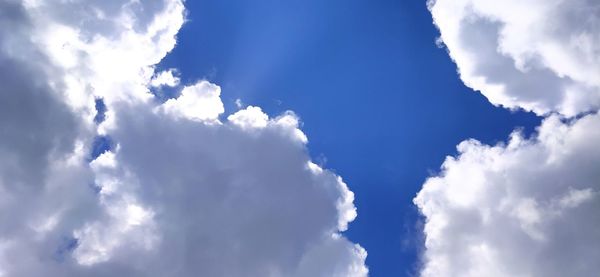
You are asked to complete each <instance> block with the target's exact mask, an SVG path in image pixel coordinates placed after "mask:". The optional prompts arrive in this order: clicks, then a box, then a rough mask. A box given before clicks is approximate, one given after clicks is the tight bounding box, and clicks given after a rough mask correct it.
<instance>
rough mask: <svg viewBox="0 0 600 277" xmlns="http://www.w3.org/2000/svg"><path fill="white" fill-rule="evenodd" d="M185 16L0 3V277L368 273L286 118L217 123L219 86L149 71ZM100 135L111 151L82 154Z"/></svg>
mask: <svg viewBox="0 0 600 277" xmlns="http://www.w3.org/2000/svg"><path fill="white" fill-rule="evenodd" d="M184 16H185V9H184V6H183V3H182V2H181V1H178V0H164V1H127V0H111V1H50V0H24V1H18V0H1V1H0V23H1V24H0V72H2V74H0V81H1V82H2V88H1V89H0V132H1V139H0V207H1V208H0V276H198V275H202V276H366V275H367V272H368V270H367V268H366V267H365V264H364V261H365V258H366V251H365V250H364V249H363V248H361V247H360V246H359V245H357V244H354V243H352V242H350V241H349V240H348V239H347V238H345V237H344V236H343V234H342V233H341V232H343V231H344V230H346V228H347V227H348V223H349V222H351V221H352V220H353V219H354V218H355V217H356V209H355V207H354V205H353V203H352V202H353V198H354V196H353V194H352V192H351V191H349V190H348V188H347V186H346V184H345V183H344V182H343V181H342V179H341V178H340V177H339V176H337V175H335V174H334V173H332V172H330V171H328V170H326V169H323V168H321V167H320V166H318V165H316V164H314V163H312V162H311V160H310V157H309V156H308V154H307V151H306V143H307V138H306V136H305V135H304V134H303V133H302V131H301V130H300V129H299V119H298V118H297V117H296V116H295V115H294V114H293V113H292V112H287V113H284V114H282V115H280V116H277V117H269V116H268V115H267V114H265V113H263V112H262V110H261V109H260V108H259V107H252V106H249V107H245V108H243V109H241V110H240V111H237V112H235V113H234V114H231V115H229V116H224V115H223V112H224V110H223V103H222V102H221V99H220V88H219V87H218V86H217V85H215V84H210V83H208V82H206V81H200V82H198V83H195V84H189V85H186V86H180V84H179V79H178V77H177V76H176V75H177V74H174V73H176V70H168V71H164V72H155V69H154V65H155V64H157V63H158V62H159V61H160V60H161V59H162V58H163V57H164V56H165V55H166V54H167V53H168V52H169V51H170V50H172V49H173V47H174V46H175V43H176V38H175V35H176V34H177V31H178V30H179V28H180V27H181V25H182V24H183V23H184ZM161 86H169V87H176V88H177V87H178V90H179V91H180V93H179V96H178V97H177V98H175V99H170V100H167V101H166V102H164V103H161V102H160V101H159V100H158V99H156V98H155V97H154V96H153V95H152V94H151V93H150V88H156V87H161ZM99 101H100V102H102V103H103V105H102V106H105V107H106V112H105V113H104V114H103V115H102V116H98V115H97V114H96V113H97V112H96V106H98V103H99ZM98 136H102V137H108V138H110V141H112V144H113V147H112V148H111V150H110V151H107V152H104V153H103V154H101V155H100V156H98V157H91V156H90V153H91V151H92V145H93V142H94V141H95V138H97V137H98Z"/></svg>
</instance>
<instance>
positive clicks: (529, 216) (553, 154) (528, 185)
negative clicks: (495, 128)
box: [414, 114, 600, 276]
mask: <svg viewBox="0 0 600 277" xmlns="http://www.w3.org/2000/svg"><path fill="white" fill-rule="evenodd" d="M599 124H600V115H598V114H593V115H588V116H585V117H583V118H581V119H580V120H577V121H574V122H567V123H565V122H563V121H561V119H559V118H558V116H551V117H549V118H547V119H545V120H544V122H543V124H542V125H541V126H540V127H539V129H538V134H537V135H535V136H534V137H533V138H530V139H526V138H523V137H522V135H521V134H519V133H518V132H517V133H514V134H513V135H512V136H511V138H510V140H509V142H508V144H506V145H504V144H499V145H496V146H487V145H483V144H481V143H479V142H478V141H475V140H467V141H464V142H462V143H461V144H460V145H459V146H458V151H459V155H458V157H448V158H447V159H446V161H445V162H444V164H443V166H442V172H441V173H440V175H439V176H435V177H431V178H429V179H428V180H427V182H425V184H424V186H423V189H422V190H421V191H420V192H419V194H418V195H417V197H416V198H415V200H414V202H415V204H416V205H417V206H418V207H419V209H420V210H421V212H422V213H423V215H425V217H426V224H425V228H424V232H425V235H426V241H425V247H426V250H425V253H424V267H423V270H422V276H592V275H594V274H596V273H597V272H599V271H600V265H599V264H598V263H597V260H598V257H600V233H598V231H597V230H598V223H599V222H600V215H599V214H598V212H597V211H598V210H600V167H599V166H598V165H599V164H600V150H599V149H598V147H597V142H598V141H600V129H598V128H597V127H598V126H599Z"/></svg>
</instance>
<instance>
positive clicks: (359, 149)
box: [159, 0, 541, 276]
mask: <svg viewBox="0 0 600 277" xmlns="http://www.w3.org/2000/svg"><path fill="white" fill-rule="evenodd" d="M186 7H187V8H188V11H189V14H188V22H187V23H186V24H185V25H184V26H183V28H182V29H181V31H180V33H179V35H178V45H177V46H176V47H175V49H174V50H173V52H171V53H169V54H168V55H167V56H166V57H165V59H164V60H163V61H161V63H160V64H159V68H164V69H168V68H178V69H179V71H180V72H181V79H182V82H184V83H186V82H188V83H191V82H194V81H196V80H198V79H207V80H209V81H211V82H214V83H216V84H220V85H221V88H222V90H223V92H222V98H223V102H224V103H225V106H226V107H229V108H230V109H236V108H235V100H236V99H240V100H241V101H242V103H244V104H246V105H257V106H260V107H262V108H263V109H264V110H265V111H267V113H269V114H277V113H281V112H283V111H285V110H292V111H294V112H295V113H297V114H298V115H299V116H300V118H301V119H302V122H303V125H302V130H303V131H304V132H305V133H306V134H307V136H308V138H309V144H308V146H309V150H310V153H311V156H312V157H313V159H315V160H316V161H317V162H320V163H322V164H323V165H324V166H325V167H326V168H331V169H333V170H335V172H336V173H338V174H340V176H342V177H343V178H344V180H345V181H346V182H347V183H348V186H349V187H350V188H351V190H352V191H354V192H355V194H356V200H355V204H356V206H357V208H358V214H359V215H358V217H357V218H356V220H355V221H354V222H353V223H351V228H349V230H348V231H347V232H346V234H347V235H348V237H349V238H351V239H352V241H355V242H358V243H360V244H361V245H362V246H364V247H365V248H366V249H367V250H368V252H369V256H368V257H367V265H368V266H369V268H370V273H371V276H412V275H414V274H416V271H417V270H418V267H417V265H418V264H417V263H418V259H417V258H418V251H417V250H418V248H419V247H421V243H422V242H421V241H420V236H419V230H418V229H419V228H420V227H419V224H420V223H419V218H418V211H417V209H416V208H415V206H414V205H413V203H412V198H413V197H414V196H415V195H416V193H417V192H418V191H419V189H420V188H421V185H422V183H423V182H424V181H425V179H426V178H427V177H429V176H430V175H432V174H433V173H435V172H437V171H439V166H440V164H441V163H442V162H443V160H444V158H445V156H446V155H452V154H454V153H455V152H456V149H455V148H456V145H457V144H458V143H459V142H461V141H462V140H464V139H467V138H475V139H478V140H480V141H482V142H485V143H490V144H495V143H497V142H499V141H505V140H506V139H507V137H508V135H509V134H510V133H511V132H512V131H513V130H514V129H515V128H523V129H525V130H527V131H528V132H531V131H532V130H533V129H534V127H535V126H537V125H539V122H540V121H541V120H540V118H539V117H537V116H536V115H535V114H533V113H527V112H523V111H515V112H511V111H509V110H506V109H502V108H498V107H494V106H493V105H490V104H489V102H488V101H487V100H486V99H485V97H483V96H482V95H481V94H478V93H475V92H473V91H472V90H471V89H469V88H467V87H465V86H464V85H463V84H462V82H461V81H460V79H459V78H458V76H457V74H456V66H455V65H454V64H453V63H452V60H451V59H450V58H449V57H448V54H447V53H446V51H445V50H444V49H442V48H439V47H437V46H436V43H435V40H436V38H437V37H438V36H439V32H438V31H437V29H436V27H435V26H434V25H433V22H432V19H431V14H430V13H429V11H428V10H427V6H426V5H425V3H424V2H423V1H354V0H353V1H312V0H311V1H290V2H285V3H283V2H279V1H259V2H257V3H254V2H253V3H250V2H247V1H235V0H227V1H189V2H188V3H186Z"/></svg>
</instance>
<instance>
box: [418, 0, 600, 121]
mask: <svg viewBox="0 0 600 277" xmlns="http://www.w3.org/2000/svg"><path fill="white" fill-rule="evenodd" d="M428 5H429V9H430V11H431V14H432V16H433V20H434V22H435V24H436V25H437V27H438V28H439V30H440V33H441V40H442V41H443V43H444V44H445V45H446V47H447V49H448V51H449V54H450V56H451V57H452V59H453V60H454V62H456V64H457V66H458V70H459V73H460V77H461V79H462V80H463V81H464V83H465V84H466V85H467V86H469V87H471V88H473V89H474V90H478V91H480V92H481V93H483V95H485V96H486V97H487V98H488V99H489V101H490V102H492V103H493V104H494V105H502V106H504V107H507V108H511V109H516V108H523V109H525V110H531V111H534V112H536V113H537V114H540V115H541V114H547V113H550V112H559V113H561V114H563V115H566V116H574V115H577V114H579V113H582V112H587V111H593V110H596V109H598V108H599V107H600V78H598V76H600V4H599V3H598V2H597V1H594V0H573V1H566V0H552V1H538V0H528V1H519V0H510V1H502V2H498V1H493V0H478V1H474V0H456V1H455V0H434V1H433V0H432V1H429V3H428Z"/></svg>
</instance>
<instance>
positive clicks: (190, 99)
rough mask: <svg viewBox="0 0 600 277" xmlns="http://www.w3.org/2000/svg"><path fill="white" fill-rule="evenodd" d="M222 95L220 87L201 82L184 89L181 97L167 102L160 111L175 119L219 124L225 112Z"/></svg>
mask: <svg viewBox="0 0 600 277" xmlns="http://www.w3.org/2000/svg"><path fill="white" fill-rule="evenodd" d="M220 95H221V88H220V87H218V86H216V85H214V84H211V83H209V82H207V81H201V82H198V83H197V84H195V85H193V86H186V87H184V88H183V90H182V91H181V96H179V97H178V98H176V99H169V100H167V102H165V103H164V104H163V105H162V106H160V107H159V110H160V111H163V112H165V113H168V114H171V115H172V116H175V117H180V118H187V119H191V120H199V121H207V122H217V121H218V120H219V115H220V114H222V113H223V112H224V111H225V109H224V108H223V103H222V102H221V98H220Z"/></svg>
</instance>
